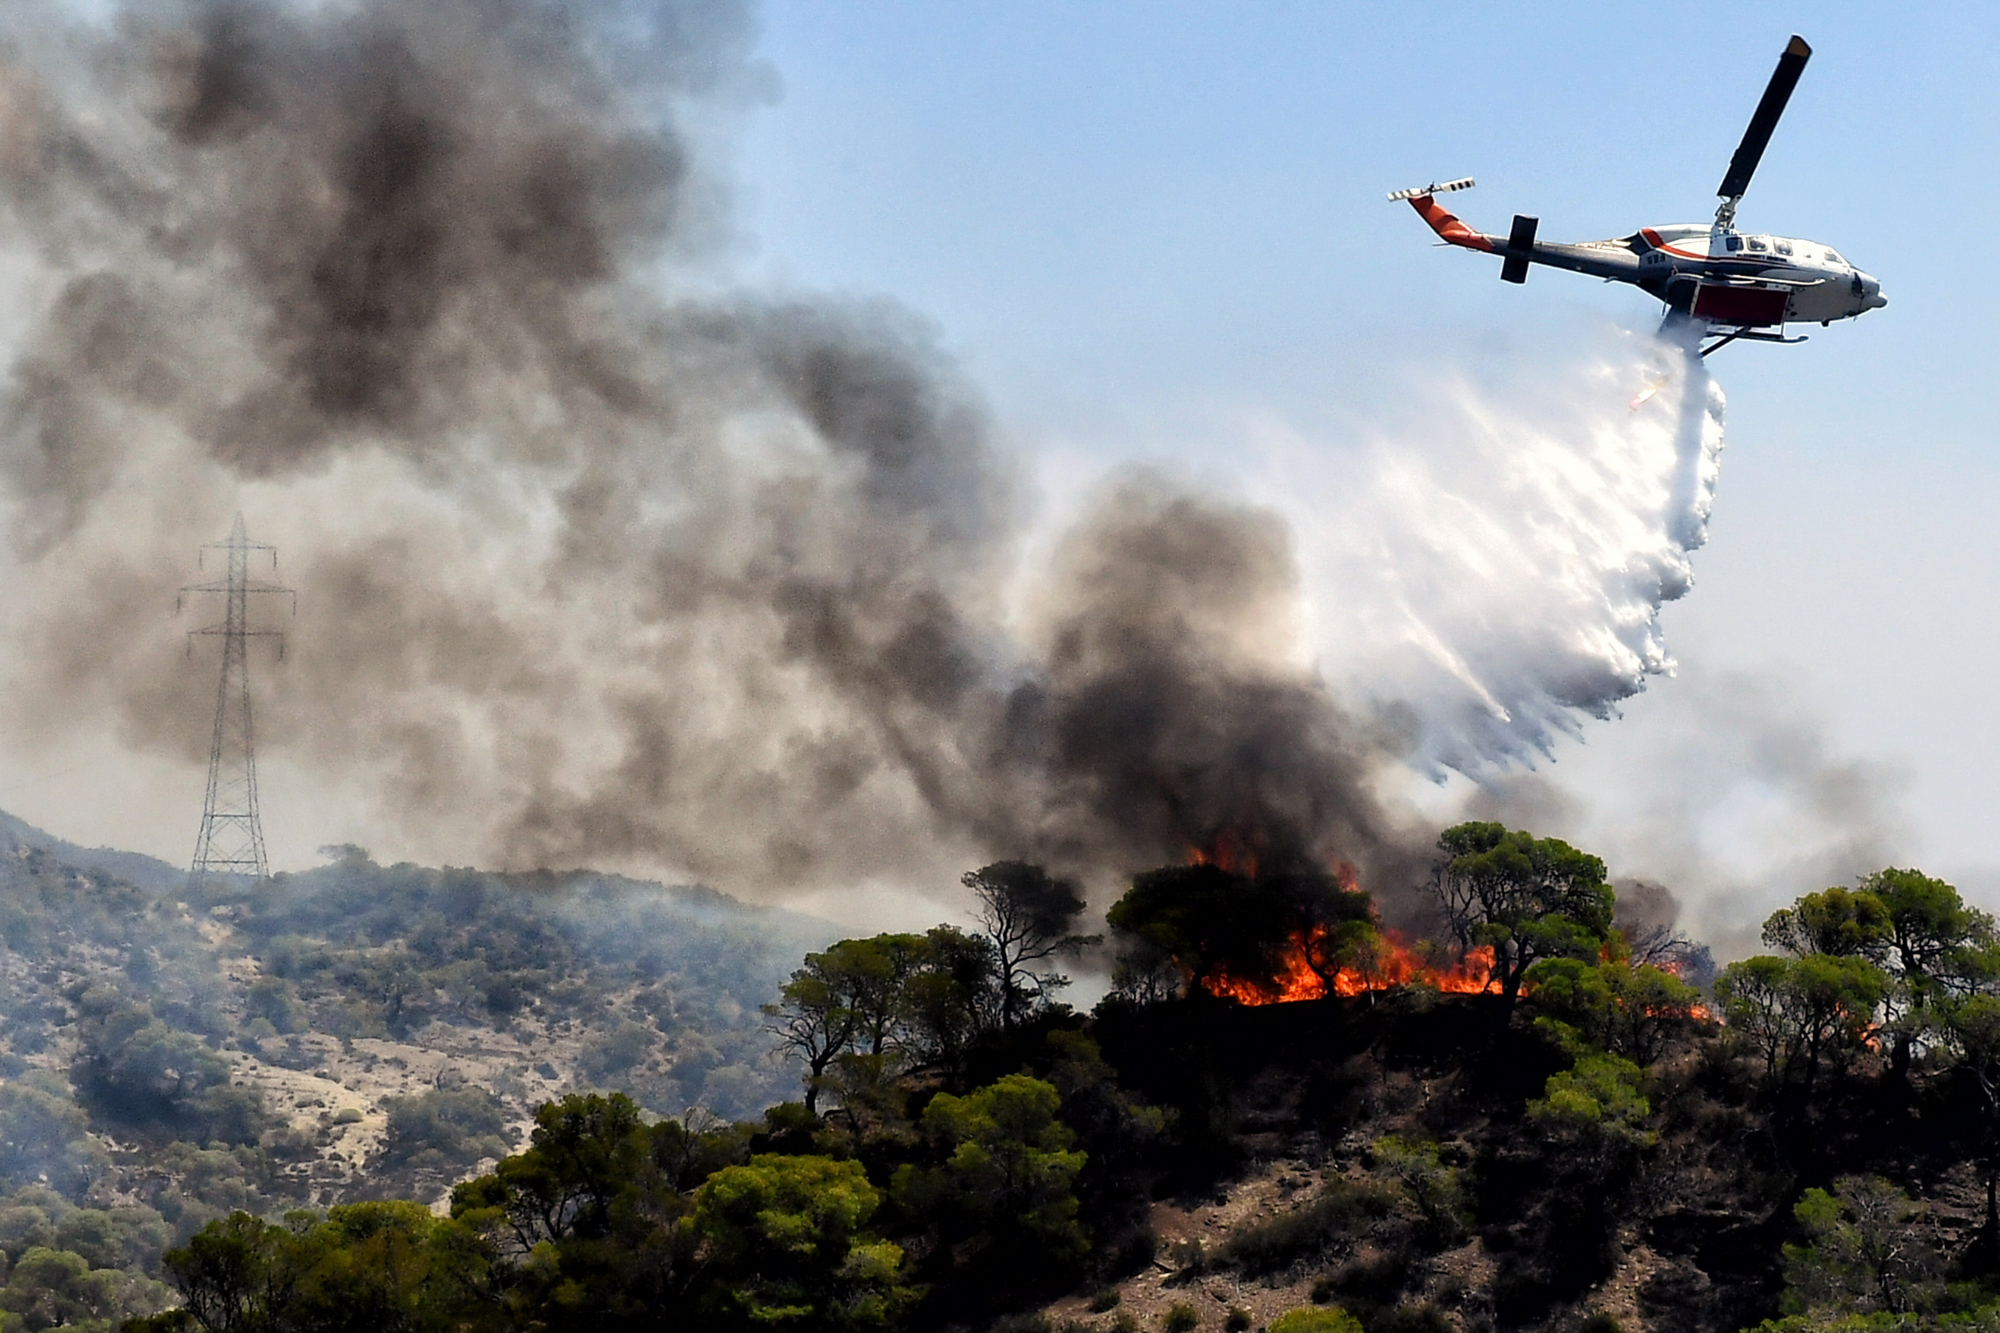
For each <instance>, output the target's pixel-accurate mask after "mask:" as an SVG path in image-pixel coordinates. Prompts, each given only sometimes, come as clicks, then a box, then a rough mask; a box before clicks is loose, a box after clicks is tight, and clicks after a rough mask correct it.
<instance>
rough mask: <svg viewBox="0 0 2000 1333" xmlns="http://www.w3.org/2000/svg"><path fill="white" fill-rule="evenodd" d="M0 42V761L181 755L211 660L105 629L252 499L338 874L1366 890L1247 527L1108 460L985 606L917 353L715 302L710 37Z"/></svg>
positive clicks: (1355, 792) (1365, 743) (746, 70)
mask: <svg viewBox="0 0 2000 1333" xmlns="http://www.w3.org/2000/svg"><path fill="white" fill-rule="evenodd" d="M5 22H6V23H8V24H9V27H10V29H11V30H9V31H7V36H8V37H10V38H11V39H12V42H13V45H12V48H11V50H10V51H9V52H8V56H7V61H6V63H5V64H4V66H0V188H4V197H5V201H6V206H7V217H8V221H9V224H10V231H9V234H8V236H7V248H8V251H9V252H10V254H11V255H12V256H14V257H16V258H18V260H19V261H20V262H19V263H18V265H17V266H16V268H17V269H18V272H19V273H20V274H21V275H22V276H21V278H20V280H19V282H18V283H17V284H16V285H17V288H18V291H17V293H16V294H17V297H18V299H19V301H21V302H22V303H23V307H24V308H26V309H30V310H32V311H33V312H34V314H33V316H32V319H31V321H30V327H28V328H27V329H26V330H25V332H23V333H22V334H21V336H20V338H19V347H20V349H21V351H20V355H19V359H18V360H17V362H16V364H15V366H14V368H13V373H12V376H11V380H10V384H9V389H8V396H7V399H6V403H5V413H4V422H0V426H4V436H0V449H4V454H0V471H4V476H5V480H6V486H7V492H8V495H9V497H10V498H11V500H12V502H13V510H12V519H11V534H12V537H13V545H14V548H15V549H16V551H17V552H18V553H19V560H20V562H21V564H22V566H23V571H22V572H23V575H24V578H25V579H26V580H27V581H28V582H29V583H30V584H31V585H32V586H34V587H35V588H36V589H37V590H38V592H37V595H36V596H35V597H34V598H33V599H32V604H31V605H29V606H27V607H26V608H24V619H23V623H24V627H25V632H24V634H23V636H22V640H21V644H22V654H21V660H20V663H19V664H18V670H19V674H20V676H21V685H22V688H21V689H19V690H18V691H17V692H16V693H15V696H14V703H15V706H16V709H17V711H18V714H19V719H18V721H17V727H19V728H24V729H28V730H32V731H39V732H40V733H42V734H46V735H53V734H59V733H60V732H61V731H62V729H63V728H64V727H65V726H66V725H69V724H68V723H67V722H66V721H65V719H71V718H77V717H80V716H85V715H87V714H88V713H89V711H90V710H91V709H92V708H97V709H108V710H110V711H111V712H112V713H113V714H114V715H115V716H116V718H117V721H118V726H119V729H120V732H121V735H122V736H123V738H124V739H125V741H126V742H127V743H128V744H131V745H134V746H139V747H144V748H148V749H153V750H159V751H165V752H167V753H171V754H175V755H178V756H180V757H182V758H183V759H185V760H188V761H191V762H198V761H199V760H200V759H201V758H202V757H203V756H204V754H205V746H206V736H207V716H206V712H207V708H208V700H209V697H210V694H209V691H210V682H209V681H208V679H207V676H206V673H205V672H203V671H200V670H189V669H187V667H186V666H185V665H184V664H182V663H181V662H180V661H179V660H178V659H179V644H178V642H177V641H176V640H175V639H173V638H172V637H171V636H170V635H168V634H165V633H159V634H154V635H134V634H133V633H132V632H131V631H132V627H133V625H134V623H135V621H136V620H137V619H138V618H139V617H140V616H141V615H142V608H145V607H147V606H151V605H161V604H163V603H164V602H166V601H167V600H169V599H170V598H171V593H172V588H173V586H174V585H175V583H177V582H178V581H180V578H181V575H182V571H183V570H184V568H185V563H186V558H187V556H188V555H189V554H190V553H191V552H192V551H193V549H194V547H195V546H196V545H197V544H198V543H199V542H201V541H204V540H213V539H215V538H216V537H217V536H219V535H220V534H221V532H223V531H224V530H225V529H226V528H227V526H228V521H229V517H230V515H231V513H232V511H234V510H235V509H237V508H242V509H243V510H244V511H245V512H246V514H247V515H248V517H249V519H250V524H251V530H252V535H253V536H256V537H261V538H265V539H268V540H274V541H277V542H278V543H279V544H280V545H281V546H282V547H284V549H285V552H286V558H287V560H288V561H289V562H290V565H289V572H290V573H291V576H292V578H293V579H294V581H295V582H297V584H298V585H299V587H300V589H301V592H302V594H303V605H304V607H305V612H304V614H303V615H302V617H301V619H300V620H299V622H298V623H297V625H296V626H295V627H293V632H294V635H295V643H294V645H293V648H292V652H291V655H290V662H289V664H288V665H287V666H286V668H285V669H284V670H283V671H282V672H281V673H276V674H270V673H267V674H266V680H267V682H268V688H269V691H270V693H269V698H268V701H267V706H266V708H265V710H264V714H263V732H262V739H263V741H264V742H265V745H266V749H267V753H269V752H270V751H272V750H276V751H278V752H280V753H282V754H283V755H285V756H287V758H288V761H289V762H291V763H293V764H295V765H297V766H299V767H300V768H303V769H305V770H307V771H309V772H311V773H312V774H314V775H315V779H316V781H318V782H320V783H321V784H322V785H323V787H324V788H325V789H326V790H328V791H334V790H341V791H345V792H347V793H349V794H350V798H351V796H352V793H355V792H363V793H366V797H367V804H368V805H369V807H370V808H371V809H372V811H373V817H374V818H375V819H377V820H379V821H382V826H383V827H388V828H393V829H394V830H396V832H395V833H394V834H392V835H391V836H389V837H387V838H381V837H379V836H378V837H377V838H376V839H375V840H376V841H377V843H378V845H379V843H380V842H381V841H388V842H390V843H392V844H398V845H401V846H405V847H408V848H409V849H411V850H412V851H413V852H415V853H417V854H422V855H426V856H428V857H430V858H433V859H443V858H445V857H448V856H451V855H459V856H465V857H468V858H471V859H477V860H481V861H485V862H488V863H494V862H497V863H503V864H506V865H510V866H529V865H556V864H572V863H580V862H596V863H599V864H605V863H612V864H621V865H628V866H640V867H644V868H647V869H652V870H659V871H666V872H669V873H672V872H682V873H691V874H695V875H700V876H704V877H707V878H710V879H712V880H714V881H716V882H718V883H720V884H722V885H724V886H725V887H729V888H731V889H735V890H740V891H747V892H751V893H755V892H758V891H760V890H766V889H783V888H785V887H788V886H800V885H817V886H826V885H832V884H840V883H852V882H859V881H866V880H876V879H880V880H891V881H897V882H902V883H908V884H919V883H923V882H927V881H928V882H936V883H950V882H951V879H952V878H953V877H955V872H956V870H957V869H959V868H962V867H963V866H964V865H967V864H971V863H974V862H975V861H977V860H978V859H984V858H992V857H998V856H1008V857H1027V858H1043V859H1047V860H1050V861H1052V862H1055V863H1057V864H1059V865H1061V866H1062V867H1063V868H1064V869H1066V870H1081V871H1085V872H1108V873H1113V874H1115V873H1120V872H1129V871H1131V870H1134V869H1138V868H1143V867H1145V866H1148V865H1151V864H1157V863H1158V862H1160V861H1161V860H1163V859H1175V858H1178V857H1180V856H1182V855H1184V854H1185V853H1186V851H1187V849H1188V848H1189V847H1190V846H1192V845H1198V844H1204V843H1207V842H1211V841H1213V840H1215V839H1217V838H1218V837H1228V838H1231V839H1234V840H1236V841H1238V842H1240V843H1242V844H1243V845H1246V846H1248V847H1250V848H1252V849H1254V850H1255V851H1256V852H1257V854H1259V855H1260V856H1264V857H1267V858H1272V859H1275V860H1292V859H1300V858H1310V859H1313V860H1316V861H1348V862H1353V863H1356V864H1357V865H1359V866H1360V867H1361V868H1362V869H1363V871H1364V873H1368V874H1371V876H1373V877H1376V878H1379V879H1381V880H1383V881H1385V882H1384V883H1383V884H1382V887H1385V888H1391V887H1393V883H1392V882H1393V881H1398V880H1400V879H1402V878H1404V877H1405V874H1406V871H1407V868H1408V867H1409V866H1410V865H1411V864H1412V857H1411V855H1410V852H1409V850H1408V845H1409V839H1408V837H1407V836H1406V835H1405V834H1404V833H1403V831H1402V830H1400V829H1399V827H1398V826H1397V825H1396V823H1395V821H1394V820H1392V819H1391V818H1390V817H1389V816H1387V815H1386V814H1385V813H1384V811H1383V809H1382V808H1381V807H1380V806H1379V805H1378V803H1377V801H1376V800H1375V798H1374V796H1373V795H1372V794H1371V793H1372V781H1373V777H1374V775H1375V771H1376V769H1377V767H1378V766H1379V765H1380V764H1381V763H1382V762H1383V760H1384V758H1385V756H1387V755H1388V754H1390V753H1391V752H1392V751H1393V750H1394V748H1395V746H1394V744H1393V743H1392V738H1390V737H1386V736H1384V735H1381V734H1377V733H1376V732H1375V731H1373V730H1371V729H1369V728H1366V727H1362V726H1359V725H1357V724H1356V723H1354V722H1353V721H1351V720H1350V719H1348V718H1347V717H1345V716H1344V715H1343V714H1342V713H1341V711H1340V710H1339V709H1338V708H1337V707H1336V706H1335V705H1334V703H1333V702H1332V701H1331V699H1330V698H1329V696H1328V694H1327V693H1326V692H1325V690H1323V689H1322V688H1320V687H1319V685H1318V684H1317V683H1316V682H1315V681H1314V680H1313V679H1312V678H1311V677H1310V676H1309V675H1308V674H1307V672H1306V671H1305V669H1304V668H1303V667H1302V666H1300V665H1299V657H1300V654H1299V653H1298V650H1297V645H1296V627H1295V626H1293V625H1292V624H1291V623H1290V619H1291V614H1292V609H1293V607H1294V606H1295V604H1296V600H1297V588H1296V583H1297V572H1296V569H1295V567H1294V564H1295V561H1294V555H1293V552H1292V550H1291V546H1290V537H1289V533H1288V529H1287V527H1286V525H1285V523H1284V522H1283V520H1282V519H1281V518H1280V517H1279V516H1278V515H1276V514H1275V513H1272V512H1269V511H1265V510H1259V509H1253V508H1247V507H1238V506H1232V505H1229V504H1225V503H1218V502H1215V501H1212V500H1208V499H1203V498H1197V497H1195V496H1193V495H1190V494H1187V493H1185V491H1184V490H1181V489H1178V488H1176V487H1174V486H1172V485H1170V484H1168V483H1166V482H1163V481H1161V480H1159V479H1157V478H1144V477H1134V478H1127V479H1126V480H1125V481H1124V482H1123V483H1121V484H1120V485H1118V486H1116V487H1114V488H1112V489H1111V490H1110V491H1109V492H1107V494H1106V495H1105V496H1104V497H1103V498H1102V500H1101V503H1099V504H1098V506H1097V507H1096V508H1095V509H1094V510H1093V511H1092V512H1091V513H1090V514H1089V516H1088V517H1086V519H1085V520H1084V521H1083V522H1082V523H1081V524H1080V525H1079V526H1078V527H1077V528H1076V530H1074V531H1073V532H1071V533H1070V534H1068V536H1067V537H1066V538H1065V539H1064V540H1063V541H1062V542H1061V543H1060V544H1059V549H1058V553H1057V557H1056V561H1055V564H1054V567H1053V568H1052V569H1049V570H1044V571H1033V572H1031V573H1030V574H1029V575H1028V577H1027V580H1026V584H1025V590H1023V587H1022V585H1021V584H1019V583H1018V582H1017V576H1018V571H1017V563H1018V556H1019V551H1018V548H1017V543H1018V537H1019V534H1020V532H1021V530H1022V527H1023V520H1024V511H1023V505H1022V502H1021V500H1020V497H1019V490H1020V488H1019V487H1018V485H1017V483H1016V477H1015V475H1014V470H1013V468H1012V466H1011V464H1010V463H1009V461H1008V460H1007V459H1006V458H1005V457H1004V456H1002V455H1001V454H1000V453H999V452H998V451H997V450H996V448H995V446H994V443H993V441H992V439H991V432H990V429H989V425H988V422H987V419H986V416H985V414H984V412H983V410H982V408H981V405H980V404H979V402H978V400H977V397H976V396H975V395H974V394H973V393H971V392H970V391H969V390H968V388H967V387H966V386H965V385H964V384H963V383H962V382H961V381H960V380H959V378H958V377H957V375H956V373H955V372H954V370H953V368H952V367H951V366H950V365H949V364H948V363H947V362H945V361H944V359H943V358H941V357H940V355H939V354H938V353H937V351H936V350H935V348H934V344H933V341H932V339H931V337H930V334H929V332H928V330H927V329H926V328H925V327H924V326H923V325H922V324H921V323H920V322H919V321H917V320H915V319H913V318H912V317H910V316H909V315H907V314H905V313H902V312H900V311H897V310H895V309H893V308H889V307H887V306H870V305H858V304H855V303H841V302H833V301H826V300H817V299H777V298H767V297H762V296H759V295H757V294H754V293H743V292H738V293H735V294H728V295H723V296H717V295H714V292H715V290H716V288H717V283H716V281H715V274H716V273H717V272H718V265H719V264H720V262H721V261H720V260H719V259H718V258H717V256H716V254H715V253H714V251H715V246H716V242H717V240H718V238H719V237H720V236H722V234H723V232H722V229H721V227H720V225H719V222H718V219H719V218H720V217H721V216H722V212H723V200H724V198H725V196H726V189H725V188H724V184H723V182H722V180H721V178H720V177H719V176H718V175H717V173H716V171H715V169H714V165H713V158H714V156H715V150H716V148H717V146H718V144H720V143H722V142H723V141H725V140H726V138H727V131H728V124H729V122H730V119H731V117H732V116H733V115H735V114H737V113H739V112H740V111H742V110H743V109H744V108H746V107H748V106H749V105H751V104H752V103H754V102H755V101H756V100H757V98H758V97H760V96H762V95H763V90H764V89H766V88H767V87H768V86H769V82H770V79H769V76H768V75H767V74H766V73H765V72H763V71H761V70H760V69H759V67H758V66H757V65H756V63H755V62H754V60H753V59H752V58H751V56H750V55H749V52H750V49H751V45H752V38H753V36H754V31H753V26H752V23H751V16H750V15H749V14H748V13H747V12H746V10H745V9H744V8H743V7H742V6H741V5H739V4H735V3H729V2H728V0H703V2H701V3H662V4H658V5H650V6H642V5H637V4H628V5H622V6H619V5H611V4H600V5H596V6H582V5H576V4H563V3H558V2H557V0H426V2H425V3H423V4H420V5H413V4H407V3H397V2H393V0H374V2H373V3H362V4H359V5H354V6H322V7H311V8H308V7H304V6H298V7H293V6H287V5H284V4H279V3H276V2H275V0H273V2H272V3H248V2H247V0H245V2H241V3H226V2H222V0H216V2H213V3H190V4H184V5H173V6H168V5H157V4H153V5H135V6H133V7H131V8H129V9H128V10H127V11H125V12H124V14H123V15H122V16H121V17H120V19H119V20H118V22H117V23H116V25H115V27H114V28H113V29H111V30H108V31H95V30H84V29H78V28H73V27H71V28H64V27H62V26H61V25H58V24H53V23H52V22H47V23H43V24H41V25H39V26H38V25H37V24H35V23H33V22H31V21H30V17H29V16H26V15H24V16H22V17H19V18H13V19H9V20H5ZM7 271H8V272H14V271H16V269H9V270H7ZM1024 622H1025V625H1026V629H1025V630H1024V629H1023V628H1022V625H1023V623H1024ZM269 805H270V808H271V813H272V817H273V818H274V819H278V818H282V819H290V820H295V821H296V820H307V819H310V818H311V816H310V814H309V812H308V811H307V810H306V809H304V808H302V807H303V806H304V802H302V801H298V800H297V799H296V797H295V798H294V801H293V808H292V810H291V811H290V813H287V814H280V813H279V811H281V810H282V809H283V803H282V802H280V801H276V800H274V801H271V802H270V803H269ZM354 836H364V837H365V836H368V834H367V831H366V830H360V831H357V830H354V829H350V828H328V829H326V830H325V838H324V840H328V841H331V840H334V839H335V838H341V839H346V838H350V837H354Z"/></svg>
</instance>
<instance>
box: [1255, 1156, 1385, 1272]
mask: <svg viewBox="0 0 2000 1333" xmlns="http://www.w3.org/2000/svg"><path fill="white" fill-rule="evenodd" d="M1393 1206H1394V1196H1393V1195H1391V1194H1390V1193H1389V1192H1388V1191H1387V1190H1385V1189H1383V1188H1381V1187H1379V1186H1376V1185H1372V1184H1369V1185H1363V1184H1356V1183H1354V1182H1353V1181H1349V1180H1339V1179H1336V1180H1331V1181H1328V1182H1327V1185H1326V1188H1325V1189H1323V1190H1322V1191H1320V1193H1319V1194H1318V1195H1317V1196H1315V1197H1314V1198H1313V1199H1312V1200H1311V1201H1310V1202H1308V1203H1307V1204H1305V1206H1303V1207H1301V1208H1298V1209H1295V1210H1294V1211H1292V1212H1289V1213H1284V1214H1281V1215H1279V1216H1277V1217H1274V1218H1272V1219H1271V1220H1270V1221H1268V1222H1264V1223H1262V1224H1260V1225H1258V1226H1254V1227H1249V1228H1246V1229H1245V1230H1242V1231H1239V1232H1237V1233H1236V1235H1234V1236H1232V1237H1230V1239H1229V1243H1228V1244H1227V1245H1225V1246H1224V1247H1223V1250H1222V1260H1223V1262H1224V1263H1231V1264H1236V1265H1239V1266H1240V1267H1241V1268H1242V1269H1243V1271H1244V1272H1246V1273H1248V1274H1251V1275H1252V1276H1258V1275H1261V1274H1264V1273H1275V1272H1278V1271H1279V1270H1281V1269H1285V1268H1290V1267H1291V1266H1292V1265H1293V1264H1296V1263H1298V1262H1300V1261H1301V1260H1305V1259H1310V1258H1312V1257H1313V1256H1315V1255H1318V1254H1320V1253H1322V1252H1324V1251H1325V1250H1326V1249H1327V1248H1328V1247H1329V1246H1330V1245H1331V1244H1332V1243H1333V1242H1334V1241H1335V1240H1337V1239H1339V1238H1340V1237H1341V1236H1344V1235H1347V1234H1348V1233H1350V1232H1352V1231H1354V1230H1356V1229H1357V1228H1358V1227H1359V1226H1360V1225H1361V1224H1362V1223H1363V1222H1364V1221H1366V1220H1367V1219H1370V1218H1377V1217H1383V1216H1386V1215H1387V1214H1388V1212H1389V1211H1390V1209H1391V1208H1392V1207H1393Z"/></svg>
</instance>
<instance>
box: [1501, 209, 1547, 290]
mask: <svg viewBox="0 0 2000 1333" xmlns="http://www.w3.org/2000/svg"><path fill="white" fill-rule="evenodd" d="M1541 225H1542V220H1541V219H1540V218H1531V217H1529V216H1527V215H1526V214H1524V213H1516V214H1515V215H1514V227H1513V230H1511V231H1509V232H1508V233H1507V262H1506V263H1504V264H1502V265H1501V266H1500V281H1502V282H1526V281H1527V280H1528V257H1529V256H1530V255H1532V254H1534V253H1535V228H1537V227H1539V226H1541Z"/></svg>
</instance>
